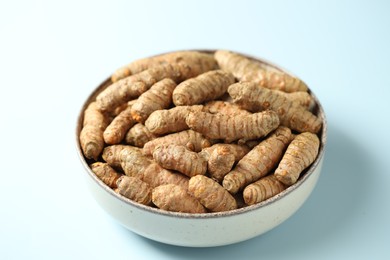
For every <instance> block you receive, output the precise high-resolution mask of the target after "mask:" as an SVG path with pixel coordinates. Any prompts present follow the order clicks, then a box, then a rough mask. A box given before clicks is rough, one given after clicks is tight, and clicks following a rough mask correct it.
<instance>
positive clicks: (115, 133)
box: [103, 106, 136, 144]
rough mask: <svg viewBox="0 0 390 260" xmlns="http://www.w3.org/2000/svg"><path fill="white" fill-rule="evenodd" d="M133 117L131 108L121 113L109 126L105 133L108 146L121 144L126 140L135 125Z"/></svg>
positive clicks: (104, 136)
mask: <svg viewBox="0 0 390 260" xmlns="http://www.w3.org/2000/svg"><path fill="white" fill-rule="evenodd" d="M135 123H136V122H135V120H134V119H133V117H132V116H131V106H128V107H127V108H126V109H125V110H123V111H122V112H120V113H119V114H118V115H117V116H116V117H115V118H114V119H113V120H112V121H111V123H110V124H109V125H108V126H107V128H106V130H105V131H104V133H103V138H104V141H105V142H106V143H107V144H119V143H120V142H122V140H123V139H124V137H125V135H126V133H127V131H128V130H129V129H130V128H131V127H132V126H133V125H134V124H135Z"/></svg>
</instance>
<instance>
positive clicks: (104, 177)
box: [90, 162, 122, 189]
mask: <svg viewBox="0 0 390 260" xmlns="http://www.w3.org/2000/svg"><path fill="white" fill-rule="evenodd" d="M90 167H91V170H92V171H93V172H94V173H95V174H96V176H97V177H98V178H99V179H100V180H101V181H102V182H104V183H105V184H106V185H107V186H108V187H110V188H113V189H115V188H116V187H117V185H116V181H117V180H118V179H119V177H121V176H122V174H120V173H117V172H116V171H115V170H114V169H113V168H112V167H111V166H110V165H108V163H103V162H95V163H93V164H91V165H90Z"/></svg>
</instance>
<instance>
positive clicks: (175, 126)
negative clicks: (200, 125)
mask: <svg viewBox="0 0 390 260" xmlns="http://www.w3.org/2000/svg"><path fill="white" fill-rule="evenodd" d="M202 108H203V106H202V105H194V106H178V107H173V108H171V109H162V110H157V111H154V112H153V113H152V114H150V116H149V117H148V119H146V121H145V126H146V127H147V128H148V129H149V131H150V132H151V133H153V134H156V135H163V134H169V133H175V132H180V131H183V130H186V129H188V125H187V124H186V117H187V116H188V114H189V113H190V112H192V111H201V110H202Z"/></svg>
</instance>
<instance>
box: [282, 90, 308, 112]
mask: <svg viewBox="0 0 390 260" xmlns="http://www.w3.org/2000/svg"><path fill="white" fill-rule="evenodd" d="M278 92H280V94H281V95H284V96H285V97H286V98H288V99H289V100H291V101H292V102H294V103H296V104H298V105H300V106H302V107H304V108H305V109H308V110H310V109H311V108H312V107H313V106H314V99H313V98H312V96H311V95H310V94H309V93H308V92H306V91H297V92H292V93H286V92H282V91H278Z"/></svg>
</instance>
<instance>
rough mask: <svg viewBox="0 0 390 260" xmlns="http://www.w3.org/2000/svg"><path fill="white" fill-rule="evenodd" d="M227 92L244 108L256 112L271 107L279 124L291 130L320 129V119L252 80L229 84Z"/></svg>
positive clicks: (313, 131) (279, 93)
mask: <svg viewBox="0 0 390 260" xmlns="http://www.w3.org/2000/svg"><path fill="white" fill-rule="evenodd" d="M228 92H229V95H230V96H231V97H232V98H233V101H234V103H236V104H238V105H240V106H241V107H243V108H244V109H246V110H249V111H252V112H258V111H262V110H266V109H271V110H273V111H275V112H277V114H278V116H279V119H280V124H281V125H284V126H287V127H289V128H291V129H292V130H296V131H298V132H312V133H318V132H319V130H320V129H321V126H322V121H321V119H319V118H318V117H316V116H315V115H314V114H313V113H311V112H310V111H309V110H307V109H305V108H304V107H303V106H301V105H299V104H297V103H296V102H293V101H291V100H290V99H288V98H287V97H286V96H285V95H282V94H281V92H279V91H275V90H270V89H267V88H263V87H259V86H257V85H256V83H253V82H243V83H235V84H233V85H230V86H229V89H228Z"/></svg>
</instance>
